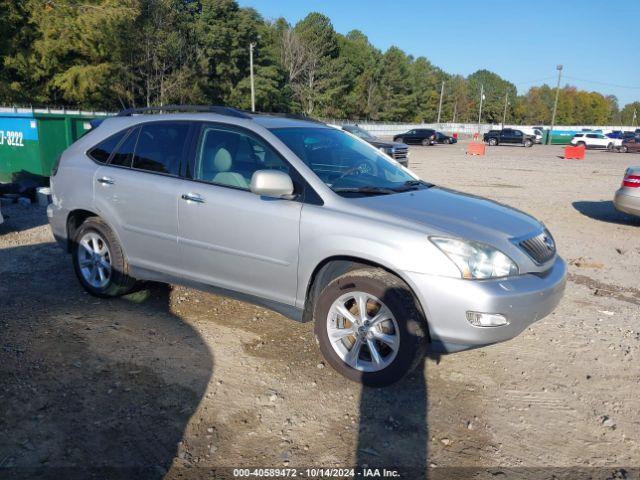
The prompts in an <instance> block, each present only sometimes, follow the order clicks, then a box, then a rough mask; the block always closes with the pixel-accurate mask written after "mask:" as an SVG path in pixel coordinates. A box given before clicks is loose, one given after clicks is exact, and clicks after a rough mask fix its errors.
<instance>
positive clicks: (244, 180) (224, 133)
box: [194, 125, 289, 190]
mask: <svg viewBox="0 0 640 480" xmlns="http://www.w3.org/2000/svg"><path fill="white" fill-rule="evenodd" d="M258 170H280V171H282V172H286V173H289V166H288V164H287V163H286V162H285V161H284V160H282V158H281V157H280V156H279V155H278V154H277V153H276V152H275V151H274V150H273V149H272V148H271V147H270V146H269V145H267V144H266V143H264V142H263V141H261V140H259V139H257V138H256V137H254V136H252V135H249V134H246V133H244V132H240V131H236V130H231V129H227V128H224V127H219V126H209V125H206V126H204V128H203V129H202V133H201V135H200V141H199V145H198V150H197V154H196V165H195V172H194V178H195V179H196V180H202V181H205V182H209V183H213V184H216V185H224V186H228V187H234V188H239V189H242V190H249V187H250V185H251V177H252V176H253V174H254V173H255V172H256V171H258Z"/></svg>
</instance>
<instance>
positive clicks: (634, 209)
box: [613, 188, 640, 217]
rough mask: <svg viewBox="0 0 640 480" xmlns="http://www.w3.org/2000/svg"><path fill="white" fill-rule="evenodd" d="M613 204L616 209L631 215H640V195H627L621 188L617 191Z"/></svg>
mask: <svg viewBox="0 0 640 480" xmlns="http://www.w3.org/2000/svg"><path fill="white" fill-rule="evenodd" d="M613 205H614V206H615V207H616V210H619V211H620V212H623V213H628V214H629V215H636V216H639V217H640V196H638V197H636V196H634V195H627V194H626V193H625V192H624V190H623V189H622V188H621V189H619V190H618V191H617V192H616V195H615V197H613Z"/></svg>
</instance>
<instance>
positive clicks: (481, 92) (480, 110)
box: [478, 85, 484, 134]
mask: <svg viewBox="0 0 640 480" xmlns="http://www.w3.org/2000/svg"><path fill="white" fill-rule="evenodd" d="M483 100H484V85H480V108H479V110H478V134H480V122H481V120H482V101H483Z"/></svg>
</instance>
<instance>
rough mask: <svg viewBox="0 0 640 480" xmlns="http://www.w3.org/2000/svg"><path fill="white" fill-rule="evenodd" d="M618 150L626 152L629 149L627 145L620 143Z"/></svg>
mask: <svg viewBox="0 0 640 480" xmlns="http://www.w3.org/2000/svg"><path fill="white" fill-rule="evenodd" d="M620 151H621V152H622V153H627V152H628V151H629V147H627V146H626V145H622V146H621V147H620Z"/></svg>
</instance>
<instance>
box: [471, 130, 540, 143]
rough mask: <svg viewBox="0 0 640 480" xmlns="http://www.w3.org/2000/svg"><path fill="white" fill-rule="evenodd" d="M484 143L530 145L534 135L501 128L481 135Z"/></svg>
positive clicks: (534, 138) (533, 141)
mask: <svg viewBox="0 0 640 480" xmlns="http://www.w3.org/2000/svg"><path fill="white" fill-rule="evenodd" d="M483 140H484V141H485V143H488V144H489V145H523V146H525V147H531V146H532V145H533V144H534V143H535V141H536V137H535V135H527V134H526V133H523V132H522V130H516V129H514V128H503V129H502V130H490V131H489V132H487V133H485V134H484V136H483Z"/></svg>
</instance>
